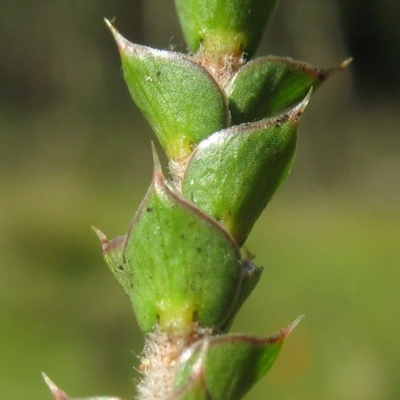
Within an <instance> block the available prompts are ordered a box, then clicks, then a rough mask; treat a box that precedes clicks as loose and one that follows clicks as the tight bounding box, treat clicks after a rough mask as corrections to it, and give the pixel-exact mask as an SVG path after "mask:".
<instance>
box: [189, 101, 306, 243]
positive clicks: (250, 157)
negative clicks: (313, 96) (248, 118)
mask: <svg viewBox="0 0 400 400" xmlns="http://www.w3.org/2000/svg"><path fill="white" fill-rule="evenodd" d="M308 99H309V96H307V98H306V99H305V100H304V102H303V103H301V104H300V105H299V106H298V107H296V108H294V109H293V110H292V111H290V112H289V113H287V114H285V115H283V116H280V117H277V118H273V119H265V120H261V121H259V122H255V123H249V124H242V125H239V126H233V127H231V128H228V129H224V130H222V131H220V132H217V133H215V134H213V135H212V136H210V137H209V138H208V139H206V140H204V141H203V142H202V143H201V144H200V145H199V146H198V147H197V148H196V150H195V151H194V152H193V154H192V156H191V158H190V160H189V164H188V167H187V169H186V172H185V175H184V177H183V181H182V193H183V195H184V196H185V197H186V198H188V199H189V200H191V201H193V202H194V203H195V204H197V205H198V206H199V207H200V208H201V209H203V210H204V211H205V212H206V213H208V214H210V215H211V216H213V217H214V218H215V219H217V220H218V221H219V222H221V223H222V224H223V225H224V226H225V227H226V228H227V230H228V231H229V232H230V233H231V234H232V236H233V237H234V238H235V240H236V242H237V243H238V244H239V246H241V245H242V244H243V243H244V241H245V240H246V238H247V236H248V234H249V233H250V230H251V228H252V227H253V224H254V222H255V221H256V220H257V218H258V217H259V215H260V214H261V212H262V210H263V209H264V207H265V206H266V204H267V203H268V201H269V200H270V199H271V197H272V195H273V194H274V192H275V191H276V189H277V188H278V186H279V185H280V184H281V182H282V181H283V180H284V178H285V177H286V175H287V174H288V172H289V170H290V167H291V164H292V160H293V157H294V154H295V149H296V141H297V123H298V120H299V117H300V115H301V113H302V112H303V110H304V108H305V107H306V105H307V103H308ZM216 183H218V187H217V186H216Z"/></svg>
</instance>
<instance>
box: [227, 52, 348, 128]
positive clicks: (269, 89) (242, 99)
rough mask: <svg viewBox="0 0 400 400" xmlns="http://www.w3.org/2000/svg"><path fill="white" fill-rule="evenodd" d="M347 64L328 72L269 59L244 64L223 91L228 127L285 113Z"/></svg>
mask: <svg viewBox="0 0 400 400" xmlns="http://www.w3.org/2000/svg"><path fill="white" fill-rule="evenodd" d="M350 61H351V60H346V61H345V62H343V63H342V64H341V65H339V66H338V67H336V68H331V69H320V68H314V67H312V66H311V65H309V64H306V63H303V62H299V61H294V60H292V59H290V58H281V57H272V56H270V57H261V58H257V59H256V60H254V61H251V62H249V63H247V64H246V65H244V66H243V67H242V68H241V69H240V70H239V71H238V72H237V73H236V75H235V76H234V77H233V78H232V80H231V82H230V84H229V85H228V87H227V88H226V93H227V96H228V99H229V107H230V109H231V112H232V124H233V125H236V124H240V123H243V122H253V121H258V120H260V119H263V118H267V117H271V116H273V115H275V114H278V113H281V112H283V111H285V110H286V109H287V108H289V107H291V106H293V105H294V104H296V103H298V102H299V101H300V100H302V99H303V98H304V96H305V95H306V94H307V92H308V91H309V90H310V88H311V87H313V88H314V89H316V88H318V87H319V86H320V85H321V83H322V82H324V81H325V80H326V79H328V78H329V77H330V76H331V75H332V74H334V73H335V72H338V71H341V70H343V69H344V68H345V67H346V66H347V65H348V64H349V62H350Z"/></svg>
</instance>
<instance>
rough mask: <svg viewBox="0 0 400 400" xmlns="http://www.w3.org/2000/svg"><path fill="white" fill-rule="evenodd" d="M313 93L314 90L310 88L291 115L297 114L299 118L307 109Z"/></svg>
mask: <svg viewBox="0 0 400 400" xmlns="http://www.w3.org/2000/svg"><path fill="white" fill-rule="evenodd" d="M313 91H314V88H313V87H312V86H311V87H310V90H309V91H308V93H307V94H306V97H304V99H303V100H302V102H301V103H300V104H299V105H298V106H297V107H295V108H294V109H293V113H294V114H297V116H298V117H300V116H301V115H302V114H303V112H304V110H305V109H306V108H307V106H308V103H309V102H310V99H311V95H312V94H313Z"/></svg>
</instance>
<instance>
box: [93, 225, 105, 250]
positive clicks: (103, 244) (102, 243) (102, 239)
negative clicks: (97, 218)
mask: <svg viewBox="0 0 400 400" xmlns="http://www.w3.org/2000/svg"><path fill="white" fill-rule="evenodd" d="M92 229H93V231H94V233H95V234H96V235H97V237H98V238H99V239H100V243H101V247H102V248H103V249H104V246H106V245H107V243H108V239H107V237H106V235H105V234H104V233H103V232H102V231H101V230H100V229H98V228H96V227H95V226H92Z"/></svg>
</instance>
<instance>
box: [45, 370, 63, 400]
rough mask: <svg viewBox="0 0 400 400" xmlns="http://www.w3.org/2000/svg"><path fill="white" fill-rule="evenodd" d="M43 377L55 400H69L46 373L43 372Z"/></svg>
mask: <svg viewBox="0 0 400 400" xmlns="http://www.w3.org/2000/svg"><path fill="white" fill-rule="evenodd" d="M42 377H43V379H44V381H45V383H46V385H47V386H48V387H49V389H50V391H51V393H52V394H53V396H54V399H55V400H69V399H68V396H67V395H66V394H65V393H64V392H63V391H62V390H60V389H59V388H58V387H57V385H56V384H55V383H54V382H53V381H52V380H51V379H50V378H49V377H48V376H47V375H46V374H45V373H44V372H42Z"/></svg>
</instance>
